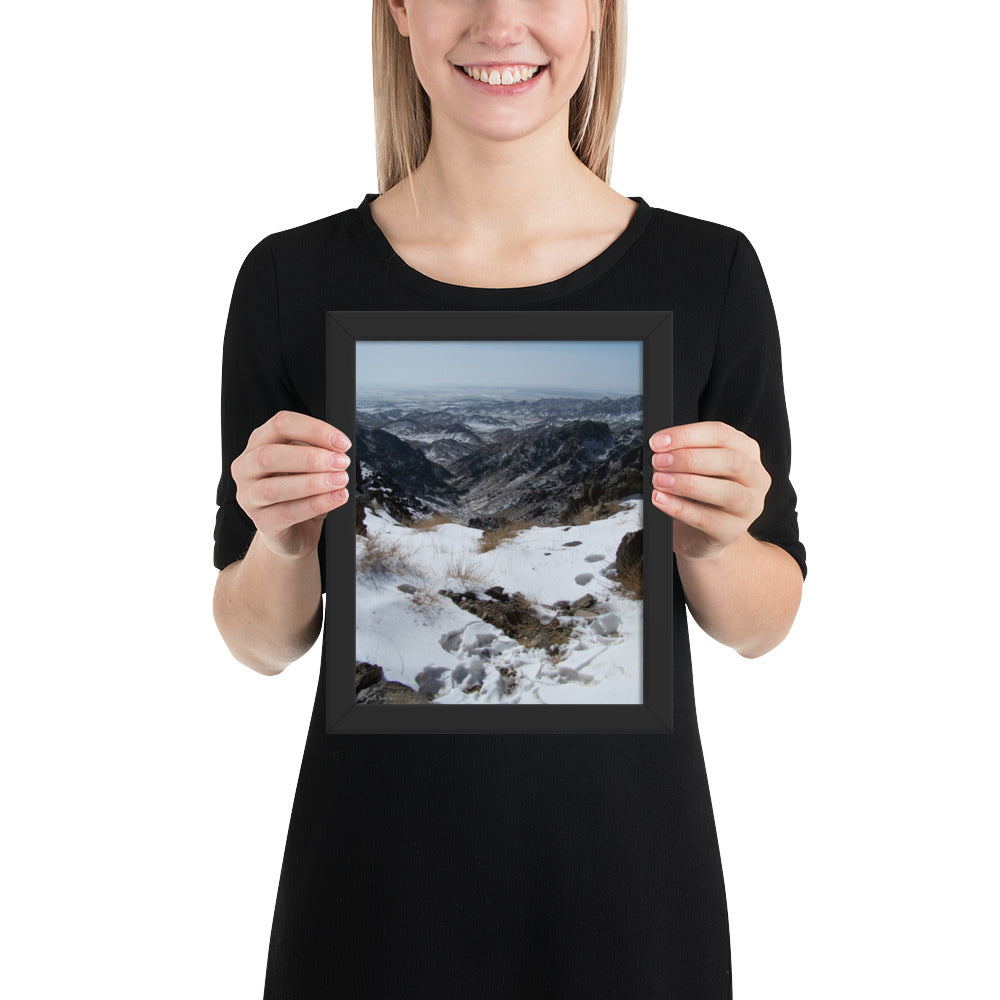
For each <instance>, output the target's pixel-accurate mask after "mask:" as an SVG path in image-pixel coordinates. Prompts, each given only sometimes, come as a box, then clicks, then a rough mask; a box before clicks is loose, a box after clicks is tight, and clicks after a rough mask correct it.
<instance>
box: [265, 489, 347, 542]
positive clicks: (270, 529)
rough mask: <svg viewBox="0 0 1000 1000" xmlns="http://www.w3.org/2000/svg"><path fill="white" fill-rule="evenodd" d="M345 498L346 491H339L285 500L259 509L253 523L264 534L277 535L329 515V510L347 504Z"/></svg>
mask: <svg viewBox="0 0 1000 1000" xmlns="http://www.w3.org/2000/svg"><path fill="white" fill-rule="evenodd" d="M347 496H348V491H347V490H346V489H341V490H334V491H333V492H329V493H316V494H314V495H313V496H309V497H303V498H301V499H300V500H286V501H285V502H284V503H276V504H272V505H271V506H270V507H263V508H261V509H260V510H259V511H258V512H257V516H256V518H255V519H254V522H255V523H256V525H257V528H258V529H259V530H260V531H263V532H265V534H268V535H277V534H278V533H279V532H281V531H284V530H286V529H287V528H291V527H292V526H293V525H296V524H301V523H302V522H303V521H309V520H311V519H312V518H314V517H321V516H323V515H325V514H329V513H330V511H331V510H334V509H335V508H337V507H341V506H343V505H344V504H345V503H346V502H347Z"/></svg>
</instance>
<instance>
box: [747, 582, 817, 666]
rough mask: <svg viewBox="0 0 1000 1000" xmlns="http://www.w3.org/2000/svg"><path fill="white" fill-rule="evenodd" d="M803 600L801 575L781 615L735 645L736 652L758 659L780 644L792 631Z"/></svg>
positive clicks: (748, 658) (792, 588)
mask: <svg viewBox="0 0 1000 1000" xmlns="http://www.w3.org/2000/svg"><path fill="white" fill-rule="evenodd" d="M796 572H797V568H796ZM801 602H802V579H801V577H799V578H798V582H797V584H793V585H792V587H791V588H790V592H789V594H788V599H787V601H786V602H785V603H784V606H783V608H782V613H781V615H780V616H778V617H776V618H774V619H772V620H771V621H770V622H769V623H767V625H766V626H764V627H762V628H760V629H758V630H756V631H755V632H754V634H753V635H751V636H748V637H746V640H745V641H744V642H743V643H740V644H737V645H735V646H734V648H735V649H736V652H737V653H739V654H740V656H742V657H743V658H744V659H746V660H756V659H758V658H760V657H761V656H764V655H766V654H767V653H770V652H771V650H772V649H776V648H777V647H778V646H780V645H781V644H782V643H783V642H784V641H785V639H787V638H788V634H789V633H790V632H791V631H792V625H793V624H794V623H795V618H796V616H797V615H798V613H799V605H800V604H801Z"/></svg>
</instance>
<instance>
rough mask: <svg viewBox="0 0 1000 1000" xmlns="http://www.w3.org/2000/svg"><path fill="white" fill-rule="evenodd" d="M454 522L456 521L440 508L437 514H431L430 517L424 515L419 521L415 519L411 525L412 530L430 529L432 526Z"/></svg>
mask: <svg viewBox="0 0 1000 1000" xmlns="http://www.w3.org/2000/svg"><path fill="white" fill-rule="evenodd" d="M452 523H454V522H453V521H452V519H451V518H450V517H449V516H448V515H447V514H446V513H445V512H444V511H440V510H439V511H438V512H437V513H436V514H431V515H430V516H429V517H422V518H421V519H420V520H419V521H414V522H413V523H412V524H411V525H410V530H412V531H430V530H431V528H436V527H437V526H438V525H439V524H452Z"/></svg>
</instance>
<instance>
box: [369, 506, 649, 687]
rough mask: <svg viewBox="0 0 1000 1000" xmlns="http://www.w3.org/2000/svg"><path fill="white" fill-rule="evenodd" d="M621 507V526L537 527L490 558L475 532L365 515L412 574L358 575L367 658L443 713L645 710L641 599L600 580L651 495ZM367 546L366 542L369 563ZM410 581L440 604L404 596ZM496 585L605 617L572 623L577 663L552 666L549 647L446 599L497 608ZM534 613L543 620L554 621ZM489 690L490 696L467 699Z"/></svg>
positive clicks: (402, 569) (399, 570)
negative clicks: (466, 595)
mask: <svg viewBox="0 0 1000 1000" xmlns="http://www.w3.org/2000/svg"><path fill="white" fill-rule="evenodd" d="M622 503H623V504H624V505H625V506H626V507H627V508H628V509H627V510H625V511H620V512H619V513H618V514H615V515H614V516H613V517H609V518H606V519H604V520H598V521H592V522H591V523H590V524H582V525H574V526H569V527H534V528H530V529H528V530H526V531H522V532H520V533H519V534H517V535H515V536H514V537H513V538H508V539H506V540H504V541H503V542H501V543H500V544H499V545H498V546H497V547H496V548H495V549H492V550H491V551H489V552H479V551H478V543H479V538H480V535H481V534H482V532H481V531H479V530H478V529H476V528H469V527H466V526H464V525H460V524H441V525H438V526H437V527H435V528H431V529H429V530H422V531H421V530H413V529H412V528H408V527H406V526H405V525H401V524H398V523H397V522H396V521H395V520H393V519H392V518H391V517H390V516H389V514H388V513H387V512H385V511H379V512H373V511H371V510H368V511H366V512H365V524H366V526H367V529H368V533H369V535H370V536H371V537H373V538H375V539H380V540H383V541H390V542H392V543H395V544H397V545H398V547H399V549H400V550H401V552H403V553H405V555H406V565H401V566H398V567H396V571H389V572H384V573H379V574H375V573H371V572H362V571H361V570H359V571H358V573H357V575H356V608H357V613H356V638H355V655H356V659H358V660H359V661H362V660H363V661H367V662H369V663H376V664H378V665H379V666H380V667H382V669H383V672H384V674H385V677H386V679H387V680H394V681H400V682H401V683H403V684H406V685H407V686H409V687H411V688H414V689H420V690H424V691H425V692H427V693H429V694H430V695H431V696H432V698H433V700H434V701H435V702H438V703H441V704H455V703H462V704H466V703H476V702H479V703H496V702H508V703H510V704H518V703H519V704H550V705H551V704H602V705H603V704H622V703H625V704H636V703H639V702H641V701H642V602H641V601H636V600H632V599H625V598H619V597H616V596H614V583H613V581H612V580H610V579H608V578H607V577H605V576H603V575H602V573H601V571H602V570H603V569H604V568H605V567H607V566H609V565H613V564H614V560H615V553H616V551H617V549H618V544H619V543H620V542H621V540H622V536H623V535H625V534H626V533H627V532H629V531H635V530H637V529H638V528H640V527H641V526H642V498H641V497H639V496H635V497H630V498H628V499H626V500H624V501H622ZM566 542H579V543H580V544H578V545H571V546H567V545H566ZM365 545H366V541H365V539H364V538H363V537H362V536H358V537H357V539H356V546H357V550H356V551H357V557H358V560H359V565H360V560H361V559H362V556H363V553H364V551H365ZM545 553H549V554H548V555H546V554H545ZM456 571H458V572H460V573H468V574H470V575H471V577H472V578H473V579H474V580H475V581H477V582H472V580H470V579H468V578H464V579H463V577H462V576H456V575H454V574H455V573H456ZM400 584H404V585H406V584H409V585H410V586H412V587H415V588H417V590H418V591H419V592H423V594H422V596H424V597H426V598H429V600H428V601H427V602H426V603H423V604H418V603H417V602H416V600H415V595H413V594H410V593H406V592H404V591H401V590H399V589H398V586H399V585H400ZM494 586H500V587H503V589H504V591H505V592H507V593H514V592H515V591H520V592H521V593H522V594H524V596H525V598H526V599H527V600H528V603H529V604H532V605H541V604H554V603H555V602H556V601H557V600H566V601H570V602H573V601H575V600H576V599H577V598H579V597H582V596H583V595H584V594H587V593H590V594H592V595H593V596H594V597H595V598H596V602H597V607H598V608H599V609H600V611H601V613H600V615H598V617H597V618H592V619H582V618H574V617H565V618H563V619H562V620H563V621H564V622H566V623H573V626H574V629H575V631H574V634H573V635H572V637H571V638H570V640H569V647H570V648H569V652H568V654H567V655H566V656H565V657H564V658H563V659H562V660H561V661H560V662H558V663H556V664H553V663H552V662H551V657H550V656H549V655H548V653H547V652H546V650H544V649H540V648H539V649H536V648H530V647H525V646H522V645H521V644H520V643H518V642H517V641H516V640H515V639H512V638H510V637H508V636H506V635H504V634H503V633H502V632H500V631H499V630H498V629H497V628H495V627H494V626H492V625H490V624H488V623H486V622H484V621H483V620H482V619H481V618H479V617H478V616H476V615H474V614H472V613H471V612H469V611H467V610H465V609H464V608H461V607H459V606H458V605H457V604H455V603H454V601H452V600H451V599H450V598H448V597H445V596H444V595H442V594H438V593H437V591H438V589H440V588H447V589H450V590H455V591H459V592H466V591H472V592H474V593H475V594H476V595H477V596H478V597H479V598H481V599H483V600H490V599H491V598H490V597H489V595H487V594H486V593H485V591H486V590H487V588H489V587H494ZM418 596H419V595H418ZM535 610H536V612H537V613H538V615H539V618H540V620H541V621H543V622H547V621H548V620H549V619H550V618H551V617H552V615H553V612H552V611H551V610H547V609H544V608H541V607H538V608H536V609H535ZM501 666H505V667H512V668H515V676H516V685H515V687H514V690H513V691H511V692H509V693H506V687H505V683H506V682H505V680H504V677H503V675H502V674H501V672H500V670H499V668H500V667H501ZM418 675H422V676H421V677H420V679H419V680H418ZM478 682H481V683H482V687H481V689H480V690H478V691H472V692H469V691H466V690H463V688H468V687H470V686H472V685H474V684H476V683H478Z"/></svg>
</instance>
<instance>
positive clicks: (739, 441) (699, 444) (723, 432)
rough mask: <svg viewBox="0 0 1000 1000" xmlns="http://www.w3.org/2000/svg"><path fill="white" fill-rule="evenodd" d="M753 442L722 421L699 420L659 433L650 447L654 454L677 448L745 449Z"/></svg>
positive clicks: (651, 440)
mask: <svg viewBox="0 0 1000 1000" xmlns="http://www.w3.org/2000/svg"><path fill="white" fill-rule="evenodd" d="M751 440H753V439H752V438H750V437H748V436H747V435H746V434H744V433H743V432H742V431H738V430H737V429H736V428H735V427H731V426H730V425H729V424H727V423H723V422H722V421H721V420H699V421H698V422H697V423H693V424H679V425H678V426H676V427H665V428H664V429H663V430H662V431H657V432H656V433H655V434H653V435H652V436H651V437H650V439H649V447H650V448H651V449H652V450H653V451H654V452H663V451H675V450H676V449H677V448H745V447H747V442H748V441H751Z"/></svg>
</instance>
